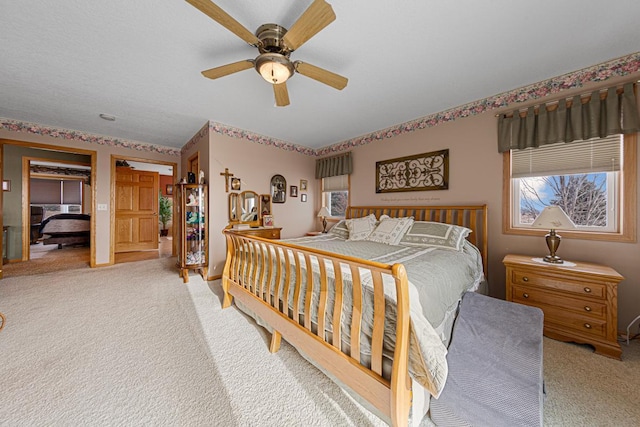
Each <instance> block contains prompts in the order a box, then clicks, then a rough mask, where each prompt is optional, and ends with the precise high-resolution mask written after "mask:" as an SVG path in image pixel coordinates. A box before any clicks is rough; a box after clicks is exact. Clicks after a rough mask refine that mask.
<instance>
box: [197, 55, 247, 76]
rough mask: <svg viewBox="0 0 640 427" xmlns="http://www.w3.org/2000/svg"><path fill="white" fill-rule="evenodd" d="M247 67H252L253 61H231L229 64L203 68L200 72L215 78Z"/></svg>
mask: <svg viewBox="0 0 640 427" xmlns="http://www.w3.org/2000/svg"><path fill="white" fill-rule="evenodd" d="M249 68H253V61H252V60H250V59H245V60H244V61H238V62H233V63H231V64H227V65H222V66H220V67H215V68H211V69H209V70H205V71H203V72H202V75H203V76H205V77H208V78H210V79H217V78H220V77H224V76H228V75H229V74H233V73H237V72H238V71H243V70H248V69H249Z"/></svg>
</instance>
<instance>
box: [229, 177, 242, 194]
mask: <svg viewBox="0 0 640 427" xmlns="http://www.w3.org/2000/svg"><path fill="white" fill-rule="evenodd" d="M240 184H241V182H240V178H231V189H232V190H233V191H240V188H241V185H240Z"/></svg>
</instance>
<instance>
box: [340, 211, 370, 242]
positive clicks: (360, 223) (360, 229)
mask: <svg viewBox="0 0 640 427" xmlns="http://www.w3.org/2000/svg"><path fill="white" fill-rule="evenodd" d="M346 223H347V228H348V229H349V238H348V239H347V240H349V241H352V242H353V241H356V240H364V239H366V238H367V237H368V236H369V234H371V232H372V231H373V229H374V227H375V225H376V216H375V215H374V214H371V215H369V216H365V217H362V218H354V219H348V220H347V221H346Z"/></svg>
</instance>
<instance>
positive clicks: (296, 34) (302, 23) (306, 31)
mask: <svg viewBox="0 0 640 427" xmlns="http://www.w3.org/2000/svg"><path fill="white" fill-rule="evenodd" d="M335 19H336V14H335V13H334V12H333V8H332V7H331V5H330V4H329V3H327V2H326V1H324V0H314V2H313V3H311V5H310V6H309V7H308V8H307V10H305V11H304V12H303V13H302V15H301V16H300V18H298V20H297V21H296V22H295V23H294V24H293V25H292V26H291V28H289V31H287V32H286V33H285V35H284V37H283V40H284V44H285V45H287V47H288V48H289V49H291V50H296V49H298V48H299V47H300V46H302V45H303V44H304V43H305V42H306V41H307V40H309V39H310V38H311V37H313V36H314V35H316V34H317V33H319V32H320V31H321V30H322V29H323V28H324V27H326V26H327V25H329V24H330V23H332V22H333V21H334V20H335Z"/></svg>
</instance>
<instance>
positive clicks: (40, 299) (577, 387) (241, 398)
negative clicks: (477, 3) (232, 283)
mask: <svg viewBox="0 0 640 427" xmlns="http://www.w3.org/2000/svg"><path fill="white" fill-rule="evenodd" d="M174 263H175V259H173V258H165V259H155V260H149V261H141V262H136V263H128V264H121V265H115V266H112V267H105V268H99V269H81V270H72V271H66V272H59V273H54V274H44V275H38V276H29V277H15V278H7V279H4V280H2V281H0V311H1V312H3V313H4V314H5V315H6V316H7V321H6V327H5V328H4V330H2V331H1V332H0V390H1V394H0V398H1V399H2V400H1V404H0V425H3V426H4V425H8V426H22V425H28V426H44V425H47V426H49V425H56V426H78V425H91V426H111V425H128V426H129V425H136V426H137V425H154V426H155V425H171V426H177V425H180V426H204V425H224V426H275V425H287V426H349V425H352V426H372V425H382V424H383V423H382V422H381V421H380V420H379V419H377V418H376V417H374V416H373V415H371V414H370V413H368V412H367V411H366V410H365V409H364V408H362V407H361V406H359V405H358V404H356V403H355V402H353V401H352V400H351V399H350V398H348V397H347V396H346V395H345V394H344V393H343V392H342V391H341V390H340V389H339V388H338V387H336V386H335V385H334V384H333V383H332V382H331V381H329V380H328V379H327V378H326V377H325V376H323V375H322V374H321V373H320V372H319V371H317V370H316V369H315V368H314V367H312V366H311V365H309V363H307V362H306V361H305V360H304V359H303V358H302V357H300V355H299V354H298V353H297V352H296V351H295V350H293V349H292V347H291V346H289V345H288V344H287V343H286V342H283V345H282V349H281V350H280V352H278V353H276V354H270V353H269V352H268V350H267V343H268V339H269V337H268V334H267V333H266V332H265V331H264V330H263V329H261V328H259V327H257V326H256V325H255V323H254V322H253V321H252V320H250V319H248V318H247V317H245V316H244V315H242V314H241V313H239V312H238V311H237V310H236V309H235V308H230V309H227V310H221V308H220V301H221V293H220V290H219V286H218V282H212V283H209V284H207V283H205V282H203V281H202V280H201V279H200V277H198V276H194V277H192V278H191V281H190V283H188V284H183V283H182V279H180V277H179V276H178V272H177V271H176V269H175V268H174ZM623 357H624V361H623V362H620V361H615V360H611V359H607V358H605V357H602V356H597V355H594V354H593V353H592V351H591V350H590V349H589V348H588V347H584V346H577V345H573V344H565V343H560V342H556V341H552V340H548V339H545V379H546V388H547V399H546V402H545V424H546V425H551V426H573V425H575V426H583V425H584V426H587V425H588V426H592V425H597V426H608V425H611V426H627V425H628V426H632V425H637V424H638V422H639V420H640V405H639V404H638V401H637V399H636V396H635V395H634V391H635V390H637V388H638V387H637V385H638V384H640V343H639V342H638V341H635V342H632V345H631V346H630V347H628V348H627V347H626V345H624V353H623ZM429 424H430V423H429V422H428V420H424V421H423V425H425V426H426V425H429Z"/></svg>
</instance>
